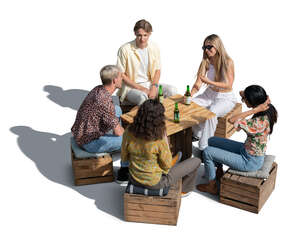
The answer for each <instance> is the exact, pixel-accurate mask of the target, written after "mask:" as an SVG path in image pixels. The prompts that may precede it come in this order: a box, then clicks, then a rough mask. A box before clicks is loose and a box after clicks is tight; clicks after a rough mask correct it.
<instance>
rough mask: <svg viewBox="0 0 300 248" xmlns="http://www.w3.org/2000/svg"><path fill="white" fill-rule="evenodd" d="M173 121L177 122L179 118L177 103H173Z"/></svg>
mask: <svg viewBox="0 0 300 248" xmlns="http://www.w3.org/2000/svg"><path fill="white" fill-rule="evenodd" d="M174 122H175V123H179V122H180V119H179V108H178V103H177V102H176V103H175V109H174Z"/></svg>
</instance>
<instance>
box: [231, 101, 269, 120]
mask: <svg viewBox="0 0 300 248" xmlns="http://www.w3.org/2000/svg"><path fill="white" fill-rule="evenodd" d="M270 103H271V101H270V99H269V97H268V98H267V100H266V101H265V102H264V103H262V104H260V105H258V106H257V107H255V108H252V109H250V110H248V111H245V112H242V113H239V114H236V115H234V116H232V117H231V118H230V119H229V120H228V121H229V123H231V124H234V123H235V122H236V121H237V120H240V119H245V118H246V117H247V116H249V115H254V114H256V113H259V112H262V111H266V110H267V109H268V108H269V104H270Z"/></svg>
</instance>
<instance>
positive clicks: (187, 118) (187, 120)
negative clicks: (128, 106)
mask: <svg viewBox="0 0 300 248" xmlns="http://www.w3.org/2000/svg"><path fill="white" fill-rule="evenodd" d="M175 102H178V108H179V115H180V122H179V123H175V122H174V108H175ZM163 105H164V107H165V110H166V111H165V116H166V127H167V136H170V135H172V134H174V133H177V132H179V131H182V130H184V129H187V128H189V127H192V126H194V125H197V124H199V123H201V122H204V121H206V120H208V119H210V118H212V117H214V116H215V114H214V113H213V112H211V111H209V110H208V109H206V108H204V107H201V106H199V105H197V104H196V103H194V102H192V103H191V105H185V104H184V103H183V96H182V95H179V94H178V95H175V96H171V97H169V98H165V99H164V102H163ZM137 111H138V106H136V107H135V108H133V109H132V111H130V112H128V113H126V114H123V115H122V116H121V118H122V120H123V121H125V122H127V123H129V124H130V123H132V122H133V118H134V116H135V115H136V113H137Z"/></svg>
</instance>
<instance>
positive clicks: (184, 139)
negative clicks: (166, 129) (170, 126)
mask: <svg viewBox="0 0 300 248" xmlns="http://www.w3.org/2000/svg"><path fill="white" fill-rule="evenodd" d="M168 140H169V145H170V149H171V152H172V156H175V155H176V154H177V152H178V151H181V152H182V159H181V161H183V160H185V159H188V158H190V157H191V156H192V128H191V127H190V128H187V129H185V130H182V131H180V132H178V133H175V134H172V135H170V136H169V137H168Z"/></svg>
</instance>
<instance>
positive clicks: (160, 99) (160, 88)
mask: <svg viewBox="0 0 300 248" xmlns="http://www.w3.org/2000/svg"><path fill="white" fill-rule="evenodd" d="M158 100H159V102H160V103H161V104H162V103H163V101H164V94H163V89H162V85H160V86H159V88H158Z"/></svg>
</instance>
